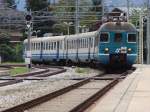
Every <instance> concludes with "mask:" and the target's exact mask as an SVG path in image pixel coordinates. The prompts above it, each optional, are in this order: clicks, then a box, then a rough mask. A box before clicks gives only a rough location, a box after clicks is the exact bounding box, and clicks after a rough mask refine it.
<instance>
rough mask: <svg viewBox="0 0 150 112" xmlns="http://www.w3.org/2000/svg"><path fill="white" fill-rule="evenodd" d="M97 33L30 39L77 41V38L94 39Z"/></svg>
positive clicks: (36, 40)
mask: <svg viewBox="0 0 150 112" xmlns="http://www.w3.org/2000/svg"><path fill="white" fill-rule="evenodd" d="M96 33H97V31H93V32H86V33H79V34H75V35H63V36H52V37H39V38H31V42H33V41H34V42H41V41H43V42H44V41H59V40H64V39H65V38H66V39H75V38H76V39H78V38H89V37H94V36H95V35H96ZM27 41H28V40H27V39H26V40H24V43H26V42H27Z"/></svg>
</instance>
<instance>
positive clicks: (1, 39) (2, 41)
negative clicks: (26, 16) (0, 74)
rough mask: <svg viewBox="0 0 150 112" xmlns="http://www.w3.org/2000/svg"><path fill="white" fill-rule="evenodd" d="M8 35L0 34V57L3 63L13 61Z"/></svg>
mask: <svg viewBox="0 0 150 112" xmlns="http://www.w3.org/2000/svg"><path fill="white" fill-rule="evenodd" d="M9 40H10V38H9V35H8V34H5V33H0V56H1V57H2V60H3V61H10V60H14V57H13V56H14V52H13V47H12V46H11V43H10V42H9Z"/></svg>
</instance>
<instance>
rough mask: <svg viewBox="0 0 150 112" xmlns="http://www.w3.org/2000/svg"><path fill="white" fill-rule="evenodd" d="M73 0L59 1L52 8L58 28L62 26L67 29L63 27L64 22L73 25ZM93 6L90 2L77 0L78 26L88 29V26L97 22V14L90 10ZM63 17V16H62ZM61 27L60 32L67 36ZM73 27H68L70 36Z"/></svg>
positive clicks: (72, 32) (88, 0) (89, 0)
mask: <svg viewBox="0 0 150 112" xmlns="http://www.w3.org/2000/svg"><path fill="white" fill-rule="evenodd" d="M75 4H76V3H75V0H60V1H59V3H58V4H57V5H56V8H54V10H53V13H54V14H55V16H56V17H57V18H58V17H59V18H58V19H59V23H57V24H60V25H59V26H64V27H65V29H67V27H68V26H67V25H64V22H68V23H69V22H72V23H73V25H75V9H76V6H75ZM92 5H93V3H92V1H91V0H79V19H80V26H79V27H81V26H86V27H90V25H91V24H92V23H93V22H95V21H96V20H97V16H96V15H97V13H96V12H95V10H94V11H92V10H91V6H92ZM64 15H65V16H64ZM64 27H62V29H61V30H59V31H60V32H59V33H61V32H63V33H64V34H67V32H66V30H64ZM74 28H75V27H74V26H70V34H74V32H75V31H74V30H75V29H74Z"/></svg>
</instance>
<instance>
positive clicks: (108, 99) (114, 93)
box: [86, 65, 150, 112]
mask: <svg viewBox="0 0 150 112" xmlns="http://www.w3.org/2000/svg"><path fill="white" fill-rule="evenodd" d="M135 66H136V68H137V69H136V70H135V71H134V72H133V73H132V74H130V75H129V76H128V77H127V78H126V79H125V80H123V81H122V82H120V83H119V84H118V85H117V86H115V87H114V88H113V89H112V90H110V92H108V93H107V94H106V95H105V96H104V97H103V98H102V99H100V100H99V101H98V102H96V103H95V104H93V106H92V107H90V108H89V109H88V110H87V111H86V112H150V65H135Z"/></svg>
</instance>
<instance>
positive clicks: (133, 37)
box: [128, 34, 136, 42]
mask: <svg viewBox="0 0 150 112" xmlns="http://www.w3.org/2000/svg"><path fill="white" fill-rule="evenodd" d="M128 42H136V34H128Z"/></svg>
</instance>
